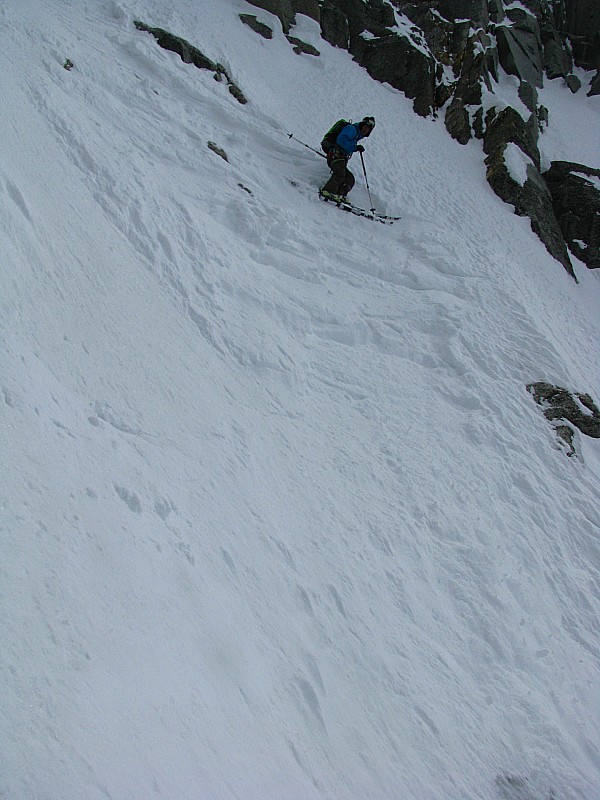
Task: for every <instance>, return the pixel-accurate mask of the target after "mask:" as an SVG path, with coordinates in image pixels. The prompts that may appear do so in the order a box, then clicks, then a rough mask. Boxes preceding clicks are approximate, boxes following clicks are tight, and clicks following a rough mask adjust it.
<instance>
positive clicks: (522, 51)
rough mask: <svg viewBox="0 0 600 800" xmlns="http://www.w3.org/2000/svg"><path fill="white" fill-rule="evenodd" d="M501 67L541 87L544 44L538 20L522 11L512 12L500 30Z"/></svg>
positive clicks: (497, 32) (517, 9)
mask: <svg viewBox="0 0 600 800" xmlns="http://www.w3.org/2000/svg"><path fill="white" fill-rule="evenodd" d="M496 38H497V40H498V56H499V58H500V64H501V65H502V67H503V68H504V69H505V70H506V72H508V74H509V75H517V76H518V77H519V78H521V79H522V80H526V81H527V82H528V83H531V84H533V85H534V86H538V87H541V85H542V78H543V74H544V73H543V64H542V42H541V37H540V27H539V24H538V21H537V19H536V17H534V16H533V14H528V13H527V12H526V11H523V9H521V8H511V9H510V10H509V11H508V12H507V15H506V21H505V23H502V24H500V25H498V26H497V27H496Z"/></svg>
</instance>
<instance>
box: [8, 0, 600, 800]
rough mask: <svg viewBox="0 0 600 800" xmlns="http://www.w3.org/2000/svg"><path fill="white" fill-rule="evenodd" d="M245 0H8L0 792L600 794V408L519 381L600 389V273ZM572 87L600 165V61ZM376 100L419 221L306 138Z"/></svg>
mask: <svg viewBox="0 0 600 800" xmlns="http://www.w3.org/2000/svg"><path fill="white" fill-rule="evenodd" d="M249 8H250V7H249V6H248V5H247V4H246V3H244V2H243V1H242V0H202V2H198V0H169V2H166V0H144V2H142V0H95V2H93V3H92V2H89V0H47V2H45V3H40V2H33V1H32V2H23V0H4V2H3V4H2V8H1V9H0V43H1V47H0V64H1V67H2V76H3V80H2V99H3V102H2V104H1V105H0V114H1V116H2V120H1V125H0V127H1V130H2V139H1V147H2V155H3V157H2V159H1V160H0V203H1V206H2V207H1V213H0V236H1V242H2V258H1V259H0V269H1V270H2V293H1V295H0V303H1V314H0V326H1V334H2V337H1V349H0V353H1V359H2V361H1V366H2V369H1V371H0V381H1V386H0V408H1V411H0V426H1V436H2V453H3V468H2V484H1V486H2V488H1V504H0V507H1V525H2V543H3V551H2V561H1V582H0V586H1V592H0V594H1V600H2V619H3V631H2V633H3V635H2V648H1V650H0V665H1V669H2V702H1V706H0V708H1V714H2V725H1V731H2V732H1V734H0V797H3V798H10V800H25V799H26V798H27V799H29V798H43V799H44V800H82V798H85V800H100V799H101V798H102V800H106V799H107V798H112V799H113V800H131V799H134V800H147V799H148V798H165V800H199V799H200V800H234V798H235V800H258V798H260V799H261V800H276V799H280V798H286V800H331V798H339V800H364V799H365V798H368V799H369V800H383V799H384V798H385V800H497V799H498V798H504V799H506V798H508V800H517V798H519V799H520V800H522V799H523V798H527V799H528V800H549V798H551V797H552V798H560V800H596V798H597V797H598V787H599V786H600V746H599V745H600V741H599V732H600V719H599V704H598V700H599V698H600V672H599V663H600V624H599V620H600V577H599V565H600V538H599V534H600V456H599V451H598V441H596V440H589V439H585V437H583V436H581V437H579V438H578V439H577V442H576V445H577V448H578V451H579V453H580V456H579V457H578V458H574V459H570V458H567V457H565V455H564V453H563V451H562V450H561V448H560V445H559V443H558V440H557V438H556V436H555V434H554V432H553V430H552V428H551V426H550V425H549V423H548V422H547V420H546V419H545V418H544V416H543V414H542V413H541V410H540V408H539V407H538V406H536V404H535V403H534V402H533V399H532V398H531V396H530V395H529V394H528V392H527V391H526V389H525V385H526V384H527V383H529V382H532V381H536V380H548V381H552V382H553V383H556V384H558V385H560V386H565V387H566V388H569V389H570V390H572V391H579V392H586V393H589V394H590V395H591V396H592V397H594V398H595V399H596V401H598V399H599V398H600V372H599V367H598V365H599V363H600V359H599V357H598V356H599V348H598V342H599V341H600V315H599V314H598V307H599V301H600V275H599V274H598V272H596V273H593V272H591V271H588V270H586V268H585V267H584V266H583V265H582V264H581V263H580V262H577V261H576V262H575V265H576V266H575V268H576V272H577V276H578V278H579V281H580V283H579V284H576V283H575V282H574V281H573V280H572V279H571V278H570V277H569V276H568V275H567V273H566V272H565V270H564V269H563V268H562V266H561V265H560V264H558V263H557V262H556V261H555V260H554V259H552V257H551V256H550V255H549V254H548V253H547V252H546V250H545V248H544V246H543V245H542V244H541V243H540V242H539V241H538V239H537V238H536V237H535V236H534V235H533V234H532V233H531V230H530V226H529V223H528V221H527V220H523V219H520V218H518V217H516V216H514V215H513V214H512V213H511V209H510V208H509V207H508V206H506V205H504V204H503V203H501V201H500V200H499V199H498V198H497V197H496V196H495V195H494V194H493V192H492V191H491V189H490V188H489V187H488V185H487V183H486V181H485V174H484V165H483V156H482V153H481V146H480V143H478V142H471V143H470V144H469V145H468V146H466V147H461V146H460V145H458V144H457V143H456V142H454V141H453V140H452V139H451V138H450V137H449V136H448V135H447V133H446V132H445V129H444V126H443V122H442V121H440V120H427V119H422V118H421V117H418V116H416V115H415V114H413V112H412V108H411V106H412V104H411V102H410V101H409V100H407V99H406V98H405V97H403V96H402V95H401V94H400V93H398V92H396V91H394V90H392V89H391V88H390V87H389V86H386V85H380V84H377V83H375V82H373V81H372V80H371V79H370V78H369V76H368V75H367V73H366V72H365V71H364V70H362V69H360V67H359V66H358V65H357V64H355V63H354V62H353V61H352V59H351V57H350V56H349V55H348V53H346V52H343V51H341V50H338V49H335V48H333V47H330V46H329V45H327V44H326V43H325V42H323V41H319V42H318V44H319V48H318V49H319V50H320V51H321V53H322V55H321V57H319V58H315V57H309V56H304V55H300V56H298V55H297V54H295V53H294V51H293V48H292V46H291V45H290V43H289V42H288V41H287V39H286V38H285V37H284V35H283V33H282V32H281V30H280V27H281V26H277V25H275V24H274V22H273V20H274V18H273V17H271V16H270V15H269V14H268V13H267V12H259V13H258V15H257V16H259V19H260V20H264V21H267V22H270V23H271V26H272V27H274V29H275V33H274V37H273V39H272V40H271V41H266V40H265V39H263V38H262V37H260V36H258V35H257V34H256V33H254V31H252V30H251V29H250V28H248V27H247V26H246V25H243V24H242V23H241V22H240V20H239V17H238V15H239V13H243V12H247V11H248V9H249ZM253 13H254V11H253ZM134 19H141V20H142V21H144V22H145V23H146V24H148V25H153V26H157V27H162V28H165V29H167V30H170V31H172V32H173V33H175V34H179V35H182V36H184V37H185V38H186V39H187V40H188V41H190V42H191V43H192V44H193V45H194V46H195V47H198V48H199V49H200V50H201V51H202V52H203V53H205V54H206V56H207V57H208V58H210V59H211V60H213V61H215V62H219V63H221V64H223V65H224V66H225V68H226V69H227V72H228V74H229V75H231V77H232V80H234V81H235V82H236V84H237V85H239V86H240V88H241V89H242V90H243V92H244V94H245V95H246V96H247V97H248V99H249V102H248V104H247V105H245V106H243V105H241V104H240V103H238V102H237V101H236V100H235V98H234V97H232V96H231V94H230V93H229V92H228V90H227V86H226V84H225V82H218V81H216V80H215V79H214V77H213V75H212V73H210V72H208V71H205V70H198V69H195V68H194V67H193V66H192V65H190V64H184V63H183V62H182V61H181V59H180V58H179V57H178V56H177V55H175V54H174V53H170V52H166V51H164V50H161V49H160V48H159V47H158V46H157V43H156V41H155V40H154V38H153V37H152V36H149V35H148V34H146V33H143V32H141V31H137V30H136V29H135V27H134V25H133V21H134ZM300 21H301V23H302V25H303V26H304V28H306V27H307V26H308V27H310V25H309V24H308V23H307V22H306V20H304V19H302V20H300ZM309 32H310V31H309ZM293 34H294V30H292V35H293ZM67 58H69V59H70V60H71V61H72V62H73V65H74V66H73V68H72V69H71V70H70V71H68V70H66V69H63V64H64V63H65V60H66V59H67ZM501 88H502V87H500V89H501ZM340 97H343V98H344V106H343V107H340V105H339V102H340ZM542 101H543V102H544V104H545V105H546V106H547V107H548V108H549V109H550V125H549V128H548V132H547V134H545V135H544V137H543V142H542V145H543V146H545V147H546V154H547V157H551V158H556V157H557V156H560V157H561V158H563V159H565V160H576V161H578V162H580V163H586V164H588V165H589V166H596V167H597V166H598V163H597V162H598V157H599V153H598V151H597V131H598V130H599V129H600V126H599V122H600V120H599V111H598V109H599V106H598V98H584V97H582V96H581V93H580V94H578V96H577V97H576V98H573V96H572V95H571V93H570V91H569V90H568V88H566V87H564V86H560V85H553V86H550V87H548V89H547V90H544V93H543V97H542ZM365 114H369V115H374V116H375V117H376V119H377V127H376V128H375V131H374V133H373V135H372V136H371V137H370V138H369V140H368V141H367V142H366V152H365V164H366V166H367V170H368V177H369V184H370V187H371V193H372V197H373V202H374V204H375V206H376V208H377V209H378V210H380V211H383V212H387V213H392V214H395V213H399V214H400V215H401V216H402V220H401V221H400V222H398V223H396V224H394V225H392V226H382V225H376V224H375V223H373V222H371V221H369V220H365V219H360V218H356V217H352V216H350V215H349V214H344V213H342V212H340V211H339V210H338V209H336V208H335V207H330V206H328V205H325V204H323V203H320V202H319V200H318V198H317V194H316V193H317V189H318V187H319V186H320V185H322V183H323V182H324V181H325V179H326V177H327V174H328V173H327V169H326V164H325V162H324V160H323V159H322V158H320V157H319V156H318V155H315V154H314V153H312V152H311V151H309V150H307V149H306V148H303V147H302V146H301V145H299V144H297V143H296V142H294V141H293V140H291V139H289V138H288V136H287V134H289V133H294V134H295V135H296V136H297V137H298V138H299V139H301V140H302V141H304V142H308V143H309V144H311V145H312V146H314V147H316V148H318V142H319V141H320V138H321V136H322V134H323V132H324V131H326V130H327V129H328V128H329V127H330V125H331V124H332V122H333V121H335V119H337V118H338V117H340V116H341V115H344V116H346V118H348V117H351V118H354V119H360V118H361V117H362V116H363V115H365ZM564 121H568V127H567V125H566V124H565V125H563V124H562V122H564ZM209 141H210V142H214V143H215V144H217V145H218V146H219V147H220V148H222V149H223V150H224V151H225V152H226V154H227V156H228V159H229V161H228V162H227V161H225V160H224V159H223V158H220V157H218V155H216V154H215V153H214V152H213V151H212V150H211V149H209V147H208V146H207V143H208V142H209ZM351 165H352V168H353V170H354V171H355V172H356V175H357V186H356V188H355V189H354V191H353V193H352V199H353V200H354V201H355V202H356V203H357V204H359V205H366V206H367V207H368V204H369V198H368V195H367V192H366V189H365V186H364V180H363V176H362V170H361V169H360V163H358V164H357V163H356V159H354V160H353V161H352V162H351ZM292 181H294V182H295V183H296V184H297V185H293V184H292Z"/></svg>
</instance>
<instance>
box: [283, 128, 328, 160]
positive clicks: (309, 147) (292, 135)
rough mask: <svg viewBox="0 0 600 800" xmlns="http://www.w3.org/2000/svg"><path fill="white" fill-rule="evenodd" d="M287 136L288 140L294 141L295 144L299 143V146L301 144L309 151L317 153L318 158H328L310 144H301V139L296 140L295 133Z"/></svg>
mask: <svg viewBox="0 0 600 800" xmlns="http://www.w3.org/2000/svg"><path fill="white" fill-rule="evenodd" d="M287 136H288V139H293V140H294V141H295V142H298V144H301V145H303V146H304V147H307V148H308V149H309V150H312V151H313V153H316V154H317V155H318V156H321V157H322V158H327V156H326V155H325V154H324V153H319V151H318V150H315V148H314V147H311V146H310V145H309V144H305V143H304V142H301V141H300V139H296V137H295V136H294V134H293V133H288V135H287Z"/></svg>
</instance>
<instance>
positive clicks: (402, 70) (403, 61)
mask: <svg viewBox="0 0 600 800" xmlns="http://www.w3.org/2000/svg"><path fill="white" fill-rule="evenodd" d="M354 49H355V53H356V57H357V61H358V62H359V63H360V64H361V65H362V66H363V67H365V69H366V70H367V72H368V73H369V75H370V76H371V77H372V78H375V80H378V81H381V82H382V83H389V84H390V86H393V87H394V88H395V89H400V90H401V91H402V92H404V94H405V95H406V96H407V97H410V98H411V100H414V109H415V111H416V113H417V114H420V115H421V116H422V117H426V116H428V115H429V114H430V113H431V111H432V109H433V106H434V103H435V73H434V71H433V64H432V63H431V60H430V59H429V58H427V56H425V55H424V54H423V53H422V52H421V51H419V50H416V49H415V48H414V47H413V46H412V44H411V43H410V42H409V40H408V39H406V38H405V37H401V36H386V37H383V38H382V39H376V40H373V41H364V40H363V42H360V43H358V44H357V45H356V47H355V48H354ZM351 52H352V50H351Z"/></svg>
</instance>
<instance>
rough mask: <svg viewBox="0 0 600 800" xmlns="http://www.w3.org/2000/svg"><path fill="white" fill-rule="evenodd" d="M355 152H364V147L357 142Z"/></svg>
mask: <svg viewBox="0 0 600 800" xmlns="http://www.w3.org/2000/svg"><path fill="white" fill-rule="evenodd" d="M356 152H357V153H364V152H365V148H364V147H363V146H362V144H357V145H356Z"/></svg>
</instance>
